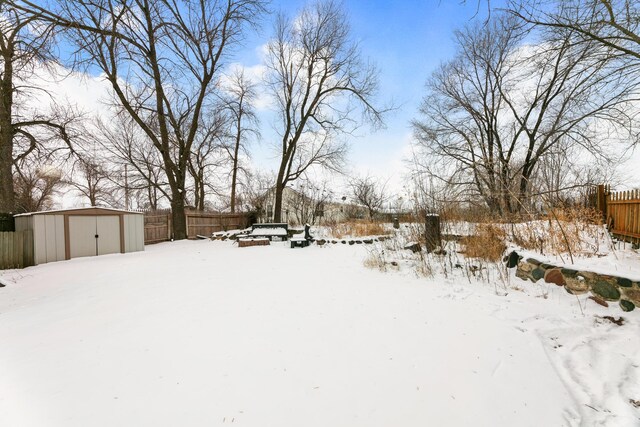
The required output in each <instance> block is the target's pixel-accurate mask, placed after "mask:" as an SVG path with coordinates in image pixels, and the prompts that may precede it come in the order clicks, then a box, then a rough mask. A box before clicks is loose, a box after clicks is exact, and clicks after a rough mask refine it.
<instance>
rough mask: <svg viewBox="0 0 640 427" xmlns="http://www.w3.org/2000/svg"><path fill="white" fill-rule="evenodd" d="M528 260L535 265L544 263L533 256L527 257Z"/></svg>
mask: <svg viewBox="0 0 640 427" xmlns="http://www.w3.org/2000/svg"><path fill="white" fill-rule="evenodd" d="M527 262H528V263H529V264H533V265H540V264H542V263H541V262H540V261H538V260H537V259H533V258H527Z"/></svg>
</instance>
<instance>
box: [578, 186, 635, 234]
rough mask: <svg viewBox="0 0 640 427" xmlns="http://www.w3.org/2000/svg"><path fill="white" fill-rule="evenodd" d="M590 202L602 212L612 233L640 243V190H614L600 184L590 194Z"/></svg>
mask: <svg viewBox="0 0 640 427" xmlns="http://www.w3.org/2000/svg"><path fill="white" fill-rule="evenodd" d="M589 203H590V205H591V206H593V207H595V208H597V209H598V210H599V211H600V212H602V216H603V220H604V221H605V224H607V228H608V229H609V231H610V232H611V234H613V235H614V236H615V237H617V238H619V239H621V240H625V241H627V242H631V243H636V244H639V243H640V190H629V191H617V192H612V191H611V187H610V186H608V185H599V186H598V187H597V188H596V189H594V191H592V192H591V193H590V194H589Z"/></svg>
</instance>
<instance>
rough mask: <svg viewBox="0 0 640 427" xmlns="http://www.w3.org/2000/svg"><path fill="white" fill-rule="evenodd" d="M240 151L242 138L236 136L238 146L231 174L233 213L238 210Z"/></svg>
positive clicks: (234, 153) (234, 154)
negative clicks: (237, 187)
mask: <svg viewBox="0 0 640 427" xmlns="http://www.w3.org/2000/svg"><path fill="white" fill-rule="evenodd" d="M239 151H240V138H239V137H236V146H235V150H234V152H233V172H232V175H231V213H235V212H236V181H237V179H238V152H239Z"/></svg>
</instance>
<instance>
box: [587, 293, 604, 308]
mask: <svg viewBox="0 0 640 427" xmlns="http://www.w3.org/2000/svg"><path fill="white" fill-rule="evenodd" d="M589 299H590V300H592V301H595V303H596V304H600V305H601V306H603V307H609V304H607V302H606V301H605V300H603V299H602V298H600V297H598V296H593V295H591V296H590V297H589Z"/></svg>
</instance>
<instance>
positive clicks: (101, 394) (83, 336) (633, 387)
mask: <svg viewBox="0 0 640 427" xmlns="http://www.w3.org/2000/svg"><path fill="white" fill-rule="evenodd" d="M367 251H368V248H367V247H366V246H364V245H362V246H360V245H355V246H348V245H334V246H329V247H317V246H312V247H309V248H305V249H296V250H292V249H289V248H288V243H275V244H273V245H272V246H267V247H252V248H242V249H240V248H238V247H237V246H235V245H233V244H232V243H231V242H228V241H227V242H209V241H195V242H194V241H182V242H175V243H164V244H159V245H155V246H148V247H147V248H146V251H145V252H143V253H134V254H126V255H108V256H102V257H95V258H84V259H74V260H71V261H66V262H58V263H52V264H44V265H41V266H38V267H33V268H28V269H26V270H21V271H8V272H3V273H2V276H1V278H2V280H4V281H7V282H9V284H8V286H7V287H5V288H1V289H0V425H1V426H10V427H13V426H20V427H22V426H117V425H118V426H119V425H122V426H124V425H127V426H176V425H185V426H187V425H188V426H214V425H222V426H225V425H237V426H260V427H262V426H279V427H280V426H424V425H434V426H438V425H447V426H467V425H474V426H514V425H518V426H523V425H530V426H564V425H570V426H574V425H576V426H577V425H586V426H590V425H610V426H637V425H638V424H640V408H636V407H634V405H633V401H638V400H640V358H639V356H640V339H639V338H638V337H640V319H639V318H640V315H639V313H637V312H632V313H624V317H625V319H626V322H625V323H624V325H622V326H617V325H615V324H613V323H611V322H608V321H606V320H603V319H601V318H599V317H596V316H604V315H611V316H616V317H617V316H619V315H621V314H622V313H621V312H620V310H619V309H618V308H617V307H612V308H609V309H605V308H603V307H600V306H598V305H596V304H595V303H593V302H592V301H587V302H585V300H584V298H582V297H580V301H582V304H583V305H582V308H581V306H580V305H579V303H578V299H577V298H576V297H575V296H573V295H569V294H567V293H566V292H565V291H564V290H563V289H562V288H557V287H555V285H541V284H530V283H529V284H526V283H525V282H520V281H519V279H515V278H514V279H513V282H512V284H514V285H517V287H519V288H522V289H523V290H522V291H518V290H515V289H509V292H508V295H506V296H498V295H496V294H495V293H494V287H493V286H492V285H490V284H481V283H472V284H470V283H468V282H467V280H466V279H463V278H455V277H451V278H449V279H425V278H416V277H415V276H413V275H412V274H411V273H409V272H408V271H407V272H404V273H403V272H402V271H401V272H390V273H386V274H385V273H381V272H378V271H375V270H369V269H366V268H365V267H364V266H363V259H365V257H366V256H367V253H368V252H367ZM542 295H545V296H546V298H543V297H542ZM582 311H584V314H583V313H582Z"/></svg>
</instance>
